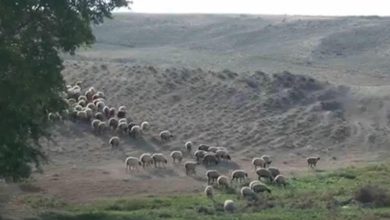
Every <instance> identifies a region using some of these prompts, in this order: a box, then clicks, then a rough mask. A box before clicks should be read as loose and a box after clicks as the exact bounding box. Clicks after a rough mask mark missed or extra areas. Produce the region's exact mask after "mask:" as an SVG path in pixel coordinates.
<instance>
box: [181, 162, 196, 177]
mask: <svg viewBox="0 0 390 220" xmlns="http://www.w3.org/2000/svg"><path fill="white" fill-rule="evenodd" d="M197 165H198V164H197V163H196V162H194V161H187V162H185V163H184V168H185V169H186V175H187V176H191V175H196V170H195V168H196V166H197Z"/></svg>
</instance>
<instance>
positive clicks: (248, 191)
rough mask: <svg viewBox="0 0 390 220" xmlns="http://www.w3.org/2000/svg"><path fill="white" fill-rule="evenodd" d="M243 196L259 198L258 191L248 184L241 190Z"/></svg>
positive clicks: (245, 197) (251, 198) (250, 198)
mask: <svg viewBox="0 0 390 220" xmlns="http://www.w3.org/2000/svg"><path fill="white" fill-rule="evenodd" d="M240 194H241V197H242V198H244V199H247V200H255V201H256V200H257V195H256V193H255V192H254V191H253V190H252V189H251V188H249V187H248V186H244V187H242V188H241V190H240Z"/></svg>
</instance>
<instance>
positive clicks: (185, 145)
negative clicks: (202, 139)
mask: <svg viewBox="0 0 390 220" xmlns="http://www.w3.org/2000/svg"><path fill="white" fill-rule="evenodd" d="M192 146H193V144H192V142H191V141H187V142H186V143H185V144H184V147H185V148H186V150H187V152H188V153H190V152H191V151H192Z"/></svg>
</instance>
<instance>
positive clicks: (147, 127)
mask: <svg viewBox="0 0 390 220" xmlns="http://www.w3.org/2000/svg"><path fill="white" fill-rule="evenodd" d="M141 129H142V131H143V132H147V131H149V130H150V124H149V122H147V121H144V122H142V123H141Z"/></svg>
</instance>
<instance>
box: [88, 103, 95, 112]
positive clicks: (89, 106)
mask: <svg viewBox="0 0 390 220" xmlns="http://www.w3.org/2000/svg"><path fill="white" fill-rule="evenodd" d="M87 108H90V109H92V111H96V110H97V107H96V105H95V104H93V103H92V102H90V103H88V104H87Z"/></svg>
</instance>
